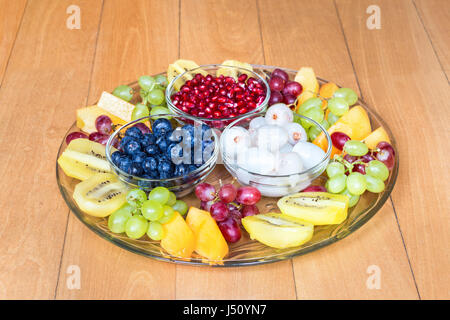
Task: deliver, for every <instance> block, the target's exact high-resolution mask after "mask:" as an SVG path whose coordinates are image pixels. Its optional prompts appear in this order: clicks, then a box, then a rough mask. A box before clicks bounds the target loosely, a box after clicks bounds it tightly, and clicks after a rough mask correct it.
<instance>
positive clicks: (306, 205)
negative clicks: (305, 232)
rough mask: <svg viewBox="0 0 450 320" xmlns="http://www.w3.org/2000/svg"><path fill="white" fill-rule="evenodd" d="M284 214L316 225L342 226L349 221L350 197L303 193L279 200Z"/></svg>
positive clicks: (325, 193) (324, 193) (323, 193)
mask: <svg viewBox="0 0 450 320" xmlns="http://www.w3.org/2000/svg"><path fill="white" fill-rule="evenodd" d="M277 204H278V207H279V208H280V210H281V212H283V214H286V215H288V216H292V217H296V218H298V219H301V220H304V221H307V222H310V223H312V224H314V225H327V224H340V223H342V222H343V221H344V220H345V219H347V210H348V197H347V196H346V195H342V194H332V193H327V192H301V193H296V194H293V195H289V196H286V197H283V198H281V199H280V200H278V203H277Z"/></svg>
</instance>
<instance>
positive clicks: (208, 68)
mask: <svg viewBox="0 0 450 320" xmlns="http://www.w3.org/2000/svg"><path fill="white" fill-rule="evenodd" d="M222 68H223V69H222ZM219 69H222V70H230V71H232V72H234V74H235V75H236V77H239V76H240V75H241V74H247V75H248V77H249V78H250V77H253V78H255V79H256V80H257V81H258V82H259V83H261V84H262V86H263V90H265V92H266V96H265V99H264V100H263V101H262V102H261V103H260V104H259V105H257V106H256V108H255V109H253V110H251V111H249V112H246V113H244V114H240V115H237V116H235V117H225V118H221V119H213V118H206V117H197V116H196V117H195V118H196V119H199V120H201V121H204V122H205V123H206V124H207V125H209V126H210V127H211V128H215V129H218V130H219V131H222V130H223V129H224V128H225V127H226V126H227V125H228V124H230V123H231V122H233V121H234V120H236V119H238V118H240V117H242V116H245V115H248V114H253V113H258V112H261V111H264V110H265V109H266V108H267V105H268V103H269V99H270V89H269V84H268V82H267V80H266V79H268V77H267V75H266V74H265V73H263V72H260V69H255V70H253V71H251V70H249V69H244V68H240V67H233V66H226V65H220V64H208V65H203V66H200V67H198V68H195V69H192V70H188V71H185V72H184V73H181V74H179V75H178V76H177V77H176V78H174V79H173V80H172V81H171V82H170V83H169V85H168V86H167V89H166V102H167V106H168V108H169V109H170V111H171V112H172V113H174V114H178V115H182V116H186V117H187V116H191V117H192V115H190V114H189V113H186V112H184V111H182V110H180V109H179V108H178V107H177V106H175V105H174V103H173V101H172V95H173V94H174V93H176V92H178V90H177V89H176V88H175V87H176V86H177V87H180V88H181V86H182V85H183V84H184V83H185V82H186V81H187V79H190V78H192V77H193V76H194V75H195V74H196V73H200V72H202V73H204V74H205V75H206V74H209V75H212V76H216V74H217V71H218V70H219ZM187 122H188V121H187Z"/></svg>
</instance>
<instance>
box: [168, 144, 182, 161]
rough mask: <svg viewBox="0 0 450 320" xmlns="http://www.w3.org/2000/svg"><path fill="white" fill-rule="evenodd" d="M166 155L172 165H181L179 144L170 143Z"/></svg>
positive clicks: (180, 147)
mask: <svg viewBox="0 0 450 320" xmlns="http://www.w3.org/2000/svg"><path fill="white" fill-rule="evenodd" d="M167 155H168V157H169V158H170V160H172V162H174V163H181V162H182V161H183V159H182V157H183V146H182V145H181V144H179V143H171V144H169V146H168V147H167Z"/></svg>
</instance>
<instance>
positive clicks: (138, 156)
mask: <svg viewBox="0 0 450 320" xmlns="http://www.w3.org/2000/svg"><path fill="white" fill-rule="evenodd" d="M145 158H147V154H146V153H145V152H136V153H135V154H133V156H132V157H131V159H132V160H133V162H141V163H142V162H143V161H144V160H145Z"/></svg>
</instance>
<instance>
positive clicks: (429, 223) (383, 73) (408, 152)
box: [337, 0, 450, 299]
mask: <svg viewBox="0 0 450 320" xmlns="http://www.w3.org/2000/svg"><path fill="white" fill-rule="evenodd" d="M372 4H376V5H378V6H379V7H380V9H381V29H378V30H369V29H367V28H366V22H365V19H362V18H361V17H365V15H364V12H365V11H366V8H367V7H368V6H369V5H372ZM337 7H338V9H339V14H340V16H341V19H342V24H343V28H344V31H345V34H346V37H347V40H348V45H349V50H350V52H351V55H352V59H353V63H354V67H355V69H356V73H357V74H358V76H359V80H360V84H361V89H362V92H363V94H364V97H365V98H366V100H367V101H368V102H369V103H370V104H371V105H373V106H375V108H376V109H377V110H378V112H379V113H380V114H382V115H383V117H384V119H385V120H386V121H387V123H388V124H389V125H390V127H391V128H392V129H393V131H394V135H395V138H396V140H397V146H398V150H397V151H398V153H399V155H400V173H399V176H398V180H397V185H396V188H395V189H394V191H393V194H392V198H393V201H394V204H395V209H396V212H397V215H398V220H399V223H400V226H401V230H402V233H403V237H404V241H405V244H406V248H407V250H408V254H409V257H410V260H411V266H412V270H413V272H414V275H415V279H416V282H417V286H418V289H419V292H420V295H421V297H422V298H425V299H433V298H436V299H448V298H449V297H450V295H449V290H448V288H449V287H450V278H449V277H448V270H450V259H449V252H450V250H449V249H450V247H449V244H450V236H449V233H448V228H449V216H448V199H449V197H448V194H447V192H448V190H449V189H450V182H449V180H448V179H446V178H445V176H443V173H447V172H449V169H450V166H449V162H448V158H449V156H450V153H449V151H448V148H446V147H445V146H447V145H448V139H449V130H448V107H449V105H448V101H449V100H450V91H449V89H448V82H447V80H446V78H445V74H444V73H443V72H442V69H441V66H440V64H439V62H438V60H437V58H436V55H435V53H434V52H433V48H432V47H431V44H430V42H429V39H428V37H427V34H426V32H425V30H424V29H423V26H422V24H421V23H420V20H419V18H418V16H417V12H416V10H415V7H414V5H413V3H412V2H411V1H406V0H405V1H396V5H395V6H393V5H392V2H391V1H385V0H377V1H375V2H374V1H372V0H364V1H339V0H338V1H337ZM366 16H368V15H366Z"/></svg>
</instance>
